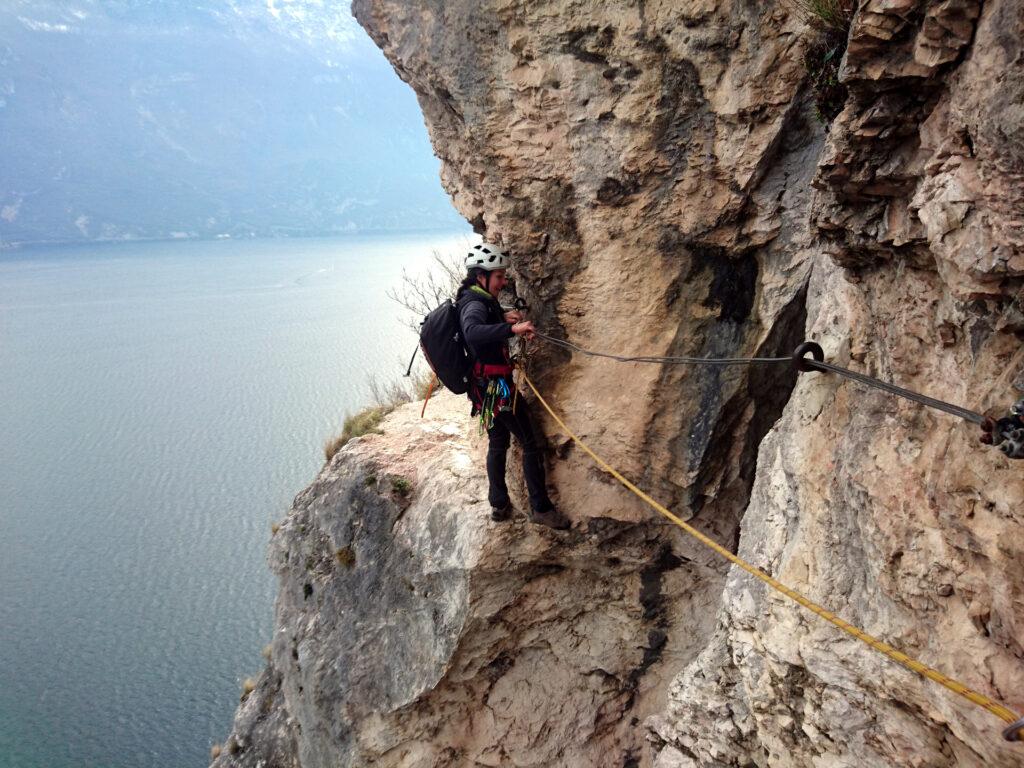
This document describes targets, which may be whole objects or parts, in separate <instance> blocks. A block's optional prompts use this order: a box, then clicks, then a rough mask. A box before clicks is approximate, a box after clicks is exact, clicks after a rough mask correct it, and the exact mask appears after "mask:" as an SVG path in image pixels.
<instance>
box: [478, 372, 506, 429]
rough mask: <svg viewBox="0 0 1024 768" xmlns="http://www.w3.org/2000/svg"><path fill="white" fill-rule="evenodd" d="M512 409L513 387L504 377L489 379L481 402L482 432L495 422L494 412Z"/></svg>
mask: <svg viewBox="0 0 1024 768" xmlns="http://www.w3.org/2000/svg"><path fill="white" fill-rule="evenodd" d="M509 371H510V372H511V369H509ZM511 410H512V389H511V387H509V385H508V381H506V380H505V379H504V378H494V379H489V380H488V381H487V384H486V388H485V389H484V391H483V398H482V402H481V404H480V434H483V433H484V432H486V431H487V430H489V429H490V428H491V426H492V425H493V424H494V414H496V413H501V412H502V411H511Z"/></svg>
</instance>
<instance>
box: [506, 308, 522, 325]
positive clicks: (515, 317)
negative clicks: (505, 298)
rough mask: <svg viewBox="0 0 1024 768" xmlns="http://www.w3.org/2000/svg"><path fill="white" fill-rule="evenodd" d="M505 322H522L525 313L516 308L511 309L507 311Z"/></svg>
mask: <svg viewBox="0 0 1024 768" xmlns="http://www.w3.org/2000/svg"><path fill="white" fill-rule="evenodd" d="M505 322H506V323H521V322H523V313H522V312H519V311H517V310H514V309H512V310H509V311H508V312H506V313H505Z"/></svg>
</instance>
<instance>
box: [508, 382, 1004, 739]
mask: <svg viewBox="0 0 1024 768" xmlns="http://www.w3.org/2000/svg"><path fill="white" fill-rule="evenodd" d="M522 378H523V380H524V381H525V382H526V384H527V386H529V387H530V390H531V391H532V392H533V394H534V395H535V396H536V398H537V400H538V402H540V404H541V405H542V406H543V407H544V410H546V411H547V412H548V414H549V415H550V416H551V418H552V419H554V420H555V422H556V423H557V424H558V425H559V426H560V427H561V428H562V429H563V430H564V431H565V433H566V434H567V435H568V436H569V437H570V439H572V441H573V442H574V443H576V444H577V445H578V446H580V448H582V449H583V450H584V451H585V452H586V453H587V455H589V456H590V458H592V459H593V460H594V461H595V462H597V464H598V466H600V467H601V469H603V470H604V471H605V472H607V473H608V474H610V475H611V476H612V477H614V478H615V479H616V480H618V481H619V482H620V483H622V485H624V486H625V487H626V488H628V489H629V490H630V491H632V492H633V493H634V494H635V495H636V496H638V497H639V498H640V499H642V500H643V501H644V502H646V503H647V504H648V505H649V506H651V507H652V508H653V509H654V510H656V511H657V512H658V513H659V514H661V515H662V516H663V517H665V518H667V519H668V520H670V521H671V522H673V523H675V525H677V526H678V527H680V528H682V529H683V531H685V532H686V533H687V534H689V535H690V536H692V537H693V538H694V539H696V540H697V541H699V542H700V543H701V544H703V545H704V546H706V547H708V548H710V549H712V550H713V551H714V552H716V553H717V554H719V555H720V556H722V557H724V558H725V559H726V560H728V561H729V562H731V563H732V564H733V565H736V566H738V567H739V568H742V569H743V570H744V571H746V572H747V573H749V574H750V575H751V576H753V577H755V578H757V579H760V580H761V581H763V582H764V583H765V584H767V585H768V586H770V587H771V588H772V589H774V590H776V591H777V592H779V593H781V594H783V595H785V596H786V597H788V598H790V599H791V600H793V601H795V602H797V603H799V604H800V605H802V606H803V607H804V608H806V609H807V610H809V611H811V612H812V613H816V614H817V615H818V616H821V617H822V618H823V619H825V620H826V621H828V622H829V623H831V624H833V625H834V626H836V627H838V628H839V629H841V630H842V631H843V632H845V633H846V634H848V635H850V636H851V637H854V638H856V639H857V640H860V641H861V642H862V643H865V644H866V645H868V646H870V647H871V648H873V649H875V650H876V651H878V652H879V653H881V654H882V655H883V656H886V657H887V658H889V659H890V660H892V661H895V662H896V663H897V664H900V665H902V666H903V667H905V668H907V669H909V670H910V671H912V672H915V673H917V674H918V675H921V676H922V677H925V678H927V679H929V680H932V681H934V682H936V683H938V684H939V685H941V686H943V687H944V688H946V689H948V690H950V691H952V692H953V693H955V694H957V695H959V696H962V697H963V698H965V699H967V700H968V701H970V702H971V703H973V704H976V705H978V706H979V707H981V708H983V709H985V710H987V711H988V712H990V713H991V714H993V715H995V716H996V717H998V718H999V719H1001V720H1002V721H1003V722H1005V723H1009V725H1008V726H1007V727H1006V728H1005V729H1004V730H1003V737H1004V738H1005V739H1006V740H1007V741H1017V740H1020V739H1021V736H1022V731H1024V718H1022V717H1019V716H1018V715H1017V714H1016V713H1015V712H1013V711H1012V710H1010V709H1008V708H1006V707H1004V706H1003V705H1002V704H1000V703H999V702H997V701H995V700H993V699H991V698H989V697H988V696H985V695H984V694H981V693H978V692H977V691H974V690H972V689H970V688H968V687H967V686H965V685H963V684H962V683H959V682H957V681H956V680H954V679H952V678H950V677H947V676H946V675H944V674H942V673H941V672H939V671H938V670H936V669H933V668H931V667H929V666H927V665H925V664H922V663H921V662H919V661H917V660H915V659H913V658H911V657H910V656H908V655H907V654H905V653H903V652H901V651H899V650H897V649H896V648H894V647H892V646H891V645H889V644H888V643H884V642H882V641H881V640H879V639H878V638H875V637H873V636H871V635H869V634H868V633H867V632H864V631H863V630H861V629H859V628H857V627H855V626H854V625H852V624H850V623H849V622H846V621H844V620H843V619H841V618H839V617H838V616H836V615H835V614H834V613H832V612H831V611H829V610H827V609H825V608H823V607H822V606H820V605H818V604H817V603H815V602H813V601H812V600H810V599H808V598H806V597H804V596H803V595H801V594H800V593H799V592H797V591H796V590H794V589H791V588H790V587H787V586H786V585H785V584H783V583H782V582H780V581H778V580H777V579H775V578H773V577H771V576H769V575H768V574H767V573H765V572H764V571H762V570H761V569H760V568H757V567H756V566H754V565H751V564H750V563H748V562H747V561H746V560H744V559H742V558H741V557H739V556H737V555H734V554H733V553H732V552H730V551H729V550H728V549H726V548H725V547H723V546H722V545H721V544H719V543H718V542H716V541H715V540H714V539H711V538H710V537H708V536H706V535H705V534H703V533H701V532H700V531H698V530H697V529H696V528H694V527H693V526H691V525H689V524H688V523H686V522H685V521H684V520H682V519H681V518H679V517H677V516H676V515H674V514H673V513H672V512H670V511H669V510H668V509H666V508H665V507H664V506H662V505H661V504H659V503H658V502H657V501H655V500H654V499H653V498H651V497H650V496H648V495H647V494H646V493H644V491H642V490H640V488H638V487H637V486H635V485H634V484H633V483H631V482H630V481H629V480H627V479H626V478H625V477H624V476H623V475H622V474H621V473H620V472H618V471H617V470H616V469H615V468H614V467H612V466H611V465H610V464H608V462H606V461H605V460H604V459H602V458H601V457H600V456H598V455H597V454H596V453H594V451H593V450H592V449H591V448H590V446H588V445H587V444H586V443H584V442H583V441H582V440H581V439H580V438H579V437H577V436H576V434H575V433H574V432H573V431H572V430H571V429H569V427H568V425H566V423H565V422H564V421H562V419H561V418H560V417H559V416H558V414H557V413H555V412H554V411H553V410H552V409H551V406H550V405H548V403H547V401H546V400H545V399H544V397H543V396H542V395H541V394H540V392H538V391H537V387H536V386H534V384H533V382H532V381H530V377H529V376H527V374H526V372H525V371H523V372H522Z"/></svg>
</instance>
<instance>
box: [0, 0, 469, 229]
mask: <svg viewBox="0 0 1024 768" xmlns="http://www.w3.org/2000/svg"><path fill="white" fill-rule="evenodd" d="M0 136H3V141H2V142H0V168H2V169H3V170H2V171H0V244H5V243H6V244H11V243H28V242H75V241H90V240H123V239H149V238H216V237H233V238H234V237H263V236H299V235H314V234H331V233H343V232H357V231H367V230H397V229H426V228H436V227H449V226H453V225H458V224H459V223H461V219H460V218H459V217H458V215H457V214H456V213H455V211H454V210H453V209H452V207H451V205H450V203H449V201H448V199H447V197H446V196H445V194H444V192H443V191H442V189H441V186H440V182H439V180H438V163H437V160H436V159H435V158H434V157H433V154H432V152H431V149H430V144H429V142H428V140H427V136H426V131H425V129H424V127H423V119H422V116H421V114H420V111H419V109H418V106H417V104H416V101H415V97H414V96H413V94H412V92H411V91H410V90H409V89H408V88H407V86H405V85H404V84H403V83H401V82H400V81H399V80H398V78H397V77H396V76H395V74H394V73H393V71H392V70H391V68H390V67H389V65H388V64H387V63H386V62H385V60H384V59H383V57H382V56H381V55H380V53H379V51H377V49H376V47H375V46H373V45H372V43H370V42H369V41H368V40H367V39H366V38H365V36H364V34H363V33H362V31H361V30H360V29H359V28H358V27H357V26H356V25H355V23H354V22H353V21H352V19H351V17H350V16H349V15H348V11H347V8H344V7H342V6H339V7H337V8H324V7H322V6H320V5H318V4H317V3H315V2H301V1H300V2H291V3H280V2H278V3H276V4H275V2H273V0H271V1H270V2H266V3H238V2H231V3H224V4H222V3H218V4H215V5H214V4H210V5H204V4H201V3H197V4H194V5H192V6H189V7H182V6H178V5H175V6H173V7H171V8H168V6H166V5H164V4H155V3H147V2H121V3H112V2H104V3H102V4H100V3H92V2H78V3H70V4H69V3H60V4H57V3H45V2H43V3H40V2H32V3H28V2H21V1H20V0H19V1H16V2H14V3H11V4H5V6H4V7H3V8H2V9H0Z"/></svg>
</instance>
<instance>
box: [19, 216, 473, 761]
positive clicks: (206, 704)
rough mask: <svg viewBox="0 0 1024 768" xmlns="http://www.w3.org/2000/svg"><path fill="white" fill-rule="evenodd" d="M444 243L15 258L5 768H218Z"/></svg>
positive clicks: (459, 243)
mask: <svg viewBox="0 0 1024 768" xmlns="http://www.w3.org/2000/svg"><path fill="white" fill-rule="evenodd" d="M466 243H467V236H466V235H464V234H451V235H439V234H437V233H430V234H420V235H408V236H392V237H353V238H347V239H332V240H293V241H262V242H261V241H256V242H245V243H239V242H215V243H159V244H145V245H138V244H132V245H128V244H123V245H111V246H100V247H71V248H64V249H48V250H27V251H19V252H7V253H3V252H0V768H64V767H65V766H76V768H77V767H79V766H89V767H92V766H95V767H97V768H115V767H119V766H153V767H162V766H167V767H168V768H170V767H172V766H177V767H180V768H187V767H189V766H204V765H206V764H207V762H208V753H209V746H210V744H212V743H214V742H216V741H221V740H223V738H224V737H225V736H226V735H227V733H228V730H229V727H230V722H231V717H232V714H233V712H234V709H235V706H236V705H237V703H238V694H239V690H240V681H241V680H242V679H243V678H245V677H247V676H250V675H254V674H255V673H257V672H258V671H259V670H260V669H261V668H262V665H263V660H262V659H261V657H260V649H261V648H262V647H263V646H264V645H265V644H266V643H267V642H269V639H270V635H271V627H272V602H273V597H274V591H275V584H274V583H273V579H272V577H271V575H270V573H269V571H268V570H267V567H266V565H265V563H264V552H265V548H266V543H267V541H268V539H269V536H270V530H269V529H270V523H271V522H272V521H274V520H277V519H280V518H282V517H283V516H284V515H285V512H286V511H287V509H288V507H289V505H290V501H291V499H292V497H293V496H294V495H295V494H296V493H297V492H298V491H300V490H301V489H302V488H303V487H304V486H305V485H306V484H308V482H309V481H310V480H312V478H313V477H314V475H315V473H316V471H317V470H318V468H319V467H320V466H321V464H322V462H323V454H322V445H323V443H324V441H325V440H326V439H327V438H328V437H330V436H331V435H333V434H335V433H337V432H339V431H340V427H341V422H342V419H343V416H344V414H345V412H346V411H354V410H357V409H358V408H359V407H360V406H361V405H363V404H364V403H366V402H367V401H368V400H369V398H370V393H369V387H368V381H369V379H368V377H369V375H370V374H376V375H377V377H378V378H380V379H385V380H386V379H392V378H396V377H397V376H399V375H401V373H403V372H404V370H405V364H406V363H407V361H408V356H409V355H410V354H411V353H412V350H413V348H414V346H415V336H414V335H413V334H412V332H411V331H410V330H409V329H408V328H406V327H405V326H404V325H403V324H402V321H401V320H400V319H399V313H400V310H399V309H398V307H397V306H396V305H395V304H393V303H392V302H390V301H389V300H388V299H387V298H386V296H385V291H386V290H387V289H388V288H393V287H395V286H397V284H398V282H399V277H400V274H401V270H402V268H403V267H406V268H408V269H409V270H410V271H412V272H414V273H415V272H421V271H424V270H426V269H427V268H428V265H429V260H430V253H431V251H432V250H433V249H437V250H440V251H442V252H456V253H457V252H459V251H462V250H464V249H465V244H466Z"/></svg>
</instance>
